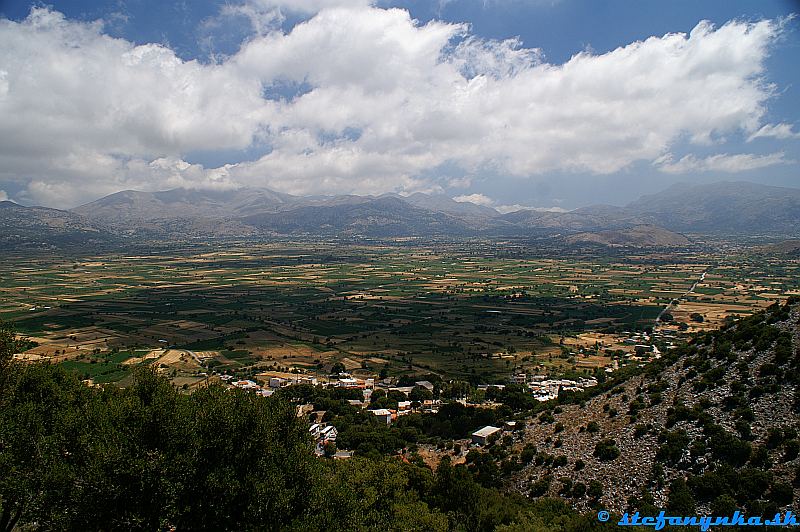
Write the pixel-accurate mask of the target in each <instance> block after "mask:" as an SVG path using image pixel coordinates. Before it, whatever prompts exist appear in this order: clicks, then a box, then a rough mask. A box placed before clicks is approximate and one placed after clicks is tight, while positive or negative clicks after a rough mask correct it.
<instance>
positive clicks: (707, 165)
mask: <svg viewBox="0 0 800 532" xmlns="http://www.w3.org/2000/svg"><path fill="white" fill-rule="evenodd" d="M791 162H792V161H790V160H788V159H786V156H785V154H784V153H783V152H777V153H771V154H769V155H754V154H752V153H739V154H735V155H729V154H727V153H721V154H717V155H710V156H708V157H695V156H694V155H686V156H684V157H682V158H681V159H679V160H678V161H675V162H673V160H672V158H671V156H665V157H663V158H662V159H660V160H659V161H658V162H657V166H658V168H659V170H661V171H662V172H666V173H668V174H688V173H695V172H726V173H736V172H745V171H747V170H757V169H759V168H766V167H768V166H775V165H777V164H788V163H791Z"/></svg>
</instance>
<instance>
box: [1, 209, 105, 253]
mask: <svg viewBox="0 0 800 532" xmlns="http://www.w3.org/2000/svg"><path fill="white" fill-rule="evenodd" d="M113 239H114V236H113V235H112V234H111V233H110V232H108V231H106V230H104V229H102V228H101V225H100V224H95V223H93V222H91V221H90V220H88V219H87V218H85V217H83V216H81V215H79V214H76V213H73V212H69V211H61V210H58V209H49V208H47V207H25V206H22V205H18V204H16V203H14V202H11V201H0V247H12V246H14V247H16V246H22V247H25V246H41V245H45V246H50V245H55V246H78V245H85V244H90V243H100V242H108V241H111V240H113Z"/></svg>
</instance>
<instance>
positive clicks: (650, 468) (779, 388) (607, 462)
mask: <svg viewBox="0 0 800 532" xmlns="http://www.w3.org/2000/svg"><path fill="white" fill-rule="evenodd" d="M799 366H800V299H798V298H794V299H793V300H791V302H790V303H787V304H784V305H778V304H776V305H773V306H772V307H770V308H769V309H768V310H767V311H765V312H762V313H759V314H757V315H754V316H752V317H749V318H746V319H742V320H740V321H738V322H736V324H735V325H733V326H730V327H728V328H726V329H723V330H720V331H715V332H710V333H706V334H701V335H698V336H695V337H694V338H693V339H692V340H691V341H690V342H689V343H688V344H687V345H686V346H685V347H681V348H679V349H678V350H675V351H673V352H671V353H669V354H668V355H667V356H665V357H663V358H661V359H659V360H656V361H654V362H651V363H650V364H648V365H647V366H646V367H645V370H644V372H642V373H641V374H640V375H638V376H634V377H632V378H630V379H628V380H627V381H625V382H624V384H621V385H618V386H616V387H614V388H612V389H610V390H607V391H606V392H605V393H603V394H601V395H597V396H595V397H591V398H587V397H583V398H582V397H578V396H575V397H574V398H573V399H574V404H562V406H558V407H556V408H555V410H553V411H546V412H544V413H542V414H541V415H540V416H539V417H538V418H537V419H534V420H531V421H530V422H529V423H528V426H527V427H526V429H525V435H524V438H523V439H522V441H521V442H520V443H519V444H517V446H518V447H519V450H520V451H522V453H521V455H522V456H523V457H525V459H523V462H527V465H525V466H524V467H523V468H522V470H521V471H519V472H518V473H515V474H514V475H513V476H512V478H513V481H512V484H513V487H512V489H516V490H518V491H520V492H522V493H525V494H528V495H532V496H542V495H545V494H550V495H561V496H564V497H565V498H567V499H568V500H570V501H571V502H572V503H573V505H574V506H575V507H576V508H579V509H587V508H588V507H595V508H599V507H602V508H605V509H608V510H611V511H616V512H623V511H629V510H634V509H638V510H640V511H642V512H643V513H645V512H648V511H650V510H653V508H654V507H659V508H667V509H670V510H673V511H674V512H676V513H679V514H680V515H684V514H686V515H694V514H695V512H699V513H700V514H701V515H702V514H703V513H705V512H712V513H714V514H717V515H719V514H723V515H727V514H728V512H732V511H733V510H734V509H737V508H738V509H742V508H744V509H745V510H746V511H747V512H748V513H749V514H751V515H774V513H775V511H777V509H778V508H785V507H789V506H791V504H792V502H796V501H797V500H798V494H799V493H800V491H798V487H800V458H798V452H800V440H798V432H799V431H800V416H798V413H799V412H800V396H798V395H797V394H796V385H797V381H798V367H799ZM561 402H562V403H564V402H570V399H569V398H561ZM524 447H527V452H525V451H523V448H524ZM526 455H527V456H526Z"/></svg>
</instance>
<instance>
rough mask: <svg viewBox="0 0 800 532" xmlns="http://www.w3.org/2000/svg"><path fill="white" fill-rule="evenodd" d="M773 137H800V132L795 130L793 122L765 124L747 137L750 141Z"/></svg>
mask: <svg viewBox="0 0 800 532" xmlns="http://www.w3.org/2000/svg"><path fill="white" fill-rule="evenodd" d="M767 137H773V138H776V139H800V133H798V132H796V131H794V130H793V128H792V125H791V124H785V123H781V124H764V125H763V126H762V127H761V128H760V129H759V130H758V131H756V132H755V133H753V134H752V135H750V136H749V137H748V138H747V141H748V142H750V141H751V140H753V139H757V138H767Z"/></svg>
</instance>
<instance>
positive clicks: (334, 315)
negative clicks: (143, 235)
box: [0, 243, 800, 382]
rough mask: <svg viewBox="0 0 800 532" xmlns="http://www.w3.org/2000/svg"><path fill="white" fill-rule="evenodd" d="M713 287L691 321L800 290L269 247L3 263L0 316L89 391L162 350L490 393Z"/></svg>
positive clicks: (545, 259)
mask: <svg viewBox="0 0 800 532" xmlns="http://www.w3.org/2000/svg"><path fill="white" fill-rule="evenodd" d="M703 272H707V278H706V282H705V283H703V284H701V285H699V286H698V287H697V289H696V290H695V292H694V293H692V294H691V295H689V296H687V297H686V298H685V301H686V303H687V304H690V305H694V306H693V307H691V308H692V312H695V310H696V308H695V307H697V308H699V309H700V310H701V311H703V309H706V310H705V311H704V312H701V313H703V314H704V315H706V316H707V320H706V321H705V322H704V325H703V326H712V325H714V324H718V323H720V322H721V321H722V320H724V318H725V316H726V315H728V314H733V313H735V314H739V315H741V314H747V313H750V312H752V311H753V310H754V309H757V308H762V307H764V306H767V305H768V304H769V303H771V302H772V301H773V300H774V299H775V298H778V297H781V296H782V295H784V294H786V293H791V292H792V291H796V290H797V289H798V279H800V271H799V268H798V264H797V261H794V262H792V261H789V260H780V261H778V260H775V261H772V262H771V263H770V261H765V260H763V259H759V258H749V257H747V256H741V257H735V256H731V255H730V254H724V255H723V254H720V255H718V256H717V255H715V254H713V253H708V254H696V255H687V254H681V255H675V256H670V255H664V254H661V255H658V256H653V255H647V254H642V255H641V256H625V257H619V256H615V255H612V254H609V256H569V255H565V254H564V253H562V252H561V250H532V249H527V248H525V247H524V246H519V245H512V244H508V243H506V244H501V245H496V244H491V243H483V244H481V243H469V244H468V245H467V244H464V243H452V244H447V243H435V244H433V243H428V244H419V245H416V246H415V247H413V248H412V247H403V246H395V245H374V246H365V245H340V246H333V245H330V244H319V243H295V244H286V243H283V244H275V245H264V244H259V245H241V246H238V247H237V246H234V247H230V246H227V247H226V248H224V249H223V248H219V249H215V248H208V247H206V248H194V249H192V248H190V249H183V250H176V251H173V252H171V253H169V254H166V253H159V254H153V255H137V256H124V255H114V256H102V257H80V258H73V257H60V258H51V257H48V258H27V257H17V258H14V257H12V258H10V259H9V260H6V261H4V262H3V264H2V265H0V318H2V319H5V320H10V321H13V322H14V326H15V327H16V328H17V330H18V331H20V332H21V333H24V334H26V335H29V336H30V337H31V338H32V339H33V340H34V341H36V342H38V343H39V346H38V347H36V348H34V349H32V350H31V351H29V353H30V354H33V355H37V356H41V357H49V358H54V359H55V360H57V361H60V362H62V363H64V364H65V365H66V366H67V367H69V368H70V369H72V370H74V371H75V372H77V373H79V374H81V375H84V376H86V377H87V378H92V379H93V380H95V381H96V382H109V381H115V380H119V379H122V378H124V377H125V376H126V375H127V373H128V372H129V370H130V369H131V367H133V366H134V365H135V364H128V365H122V364H121V362H122V361H123V360H119V357H120V356H121V355H114V356H107V354H108V353H110V352H111V350H112V349H118V350H120V352H126V350H130V349H134V348H138V349H145V351H146V350H148V349H152V350H157V349H163V348H167V347H171V348H173V349H185V350H191V351H193V352H204V353H205V355H206V356H207V357H208V361H209V363H208V364H206V367H207V368H213V369H214V370H216V371H219V372H223V371H229V372H234V373H240V374H245V375H253V374H255V373H258V372H262V371H270V370H276V371H277V370H282V371H286V370H289V369H291V368H302V369H304V370H309V371H319V372H324V370H326V369H329V367H330V365H331V364H333V363H334V362H337V361H343V362H344V363H345V365H346V367H347V368H348V370H351V371H354V372H356V373H358V372H362V373H364V374H374V373H377V372H379V371H380V370H382V369H384V368H385V369H386V370H387V371H388V372H389V373H390V374H401V373H416V374H426V373H437V374H440V375H442V376H443V377H453V378H455V377H458V378H467V379H471V380H473V381H486V380H491V379H497V378H502V377H504V376H507V375H508V374H509V373H510V372H511V371H513V370H514V369H515V368H516V369H527V370H531V371H540V370H542V369H548V368H550V369H553V368H561V369H570V368H569V367H567V366H569V365H570V364H572V365H573V367H574V363H572V362H569V363H568V362H567V361H566V359H567V358H569V357H567V356H564V354H563V351H564V350H563V349H562V348H561V347H560V346H559V343H560V341H561V340H560V339H563V337H565V336H574V335H578V334H581V333H586V332H592V333H600V334H607V335H614V334H617V333H619V334H622V331H626V332H632V331H636V330H642V329H645V328H648V327H652V325H653V323H654V319H655V317H656V316H657V315H658V313H659V312H660V311H661V309H663V308H664V306H665V305H666V304H667V303H669V301H671V300H672V299H673V298H675V297H679V296H682V295H684V294H685V293H686V292H687V291H688V290H689V288H690V287H691V286H692V284H693V283H694V282H696V281H697V280H698V279H699V277H700V275H701V274H702V273H703ZM680 312H681V309H680V308H678V309H677V310H676V311H675V313H676V314H678V315H679V314H680ZM688 313H689V311H687V314H688ZM677 317H679V316H676V318H677ZM685 321H689V320H688V318H687V319H686V320H685ZM693 326H694V325H693ZM698 326H699V325H698ZM88 354H90V355H91V356H92V357H94V358H92V359H91V360H86V359H85V357H86V356H87V355H88ZM596 354H598V355H602V354H603V353H602V352H600V351H598V352H597V353H596ZM137 356H139V355H137ZM170 360H171V359H170ZM144 362H145V361H142V363H144ZM150 362H152V360H150ZM159 364H160V365H163V366H164V370H165V371H172V372H173V373H174V375H175V376H183V377H189V376H197V378H200V377H199V376H200V375H201V373H202V371H203V369H204V368H202V367H201V366H200V365H199V364H195V359H194V358H193V357H190V356H188V355H185V356H184V357H183V359H182V360H181V361H180V363H178V362H175V364H177V366H175V365H173V362H172V361H168V362H164V363H163V364H161V362H160V359H159ZM193 364H194V365H193ZM587 371H588V370H587Z"/></svg>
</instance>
